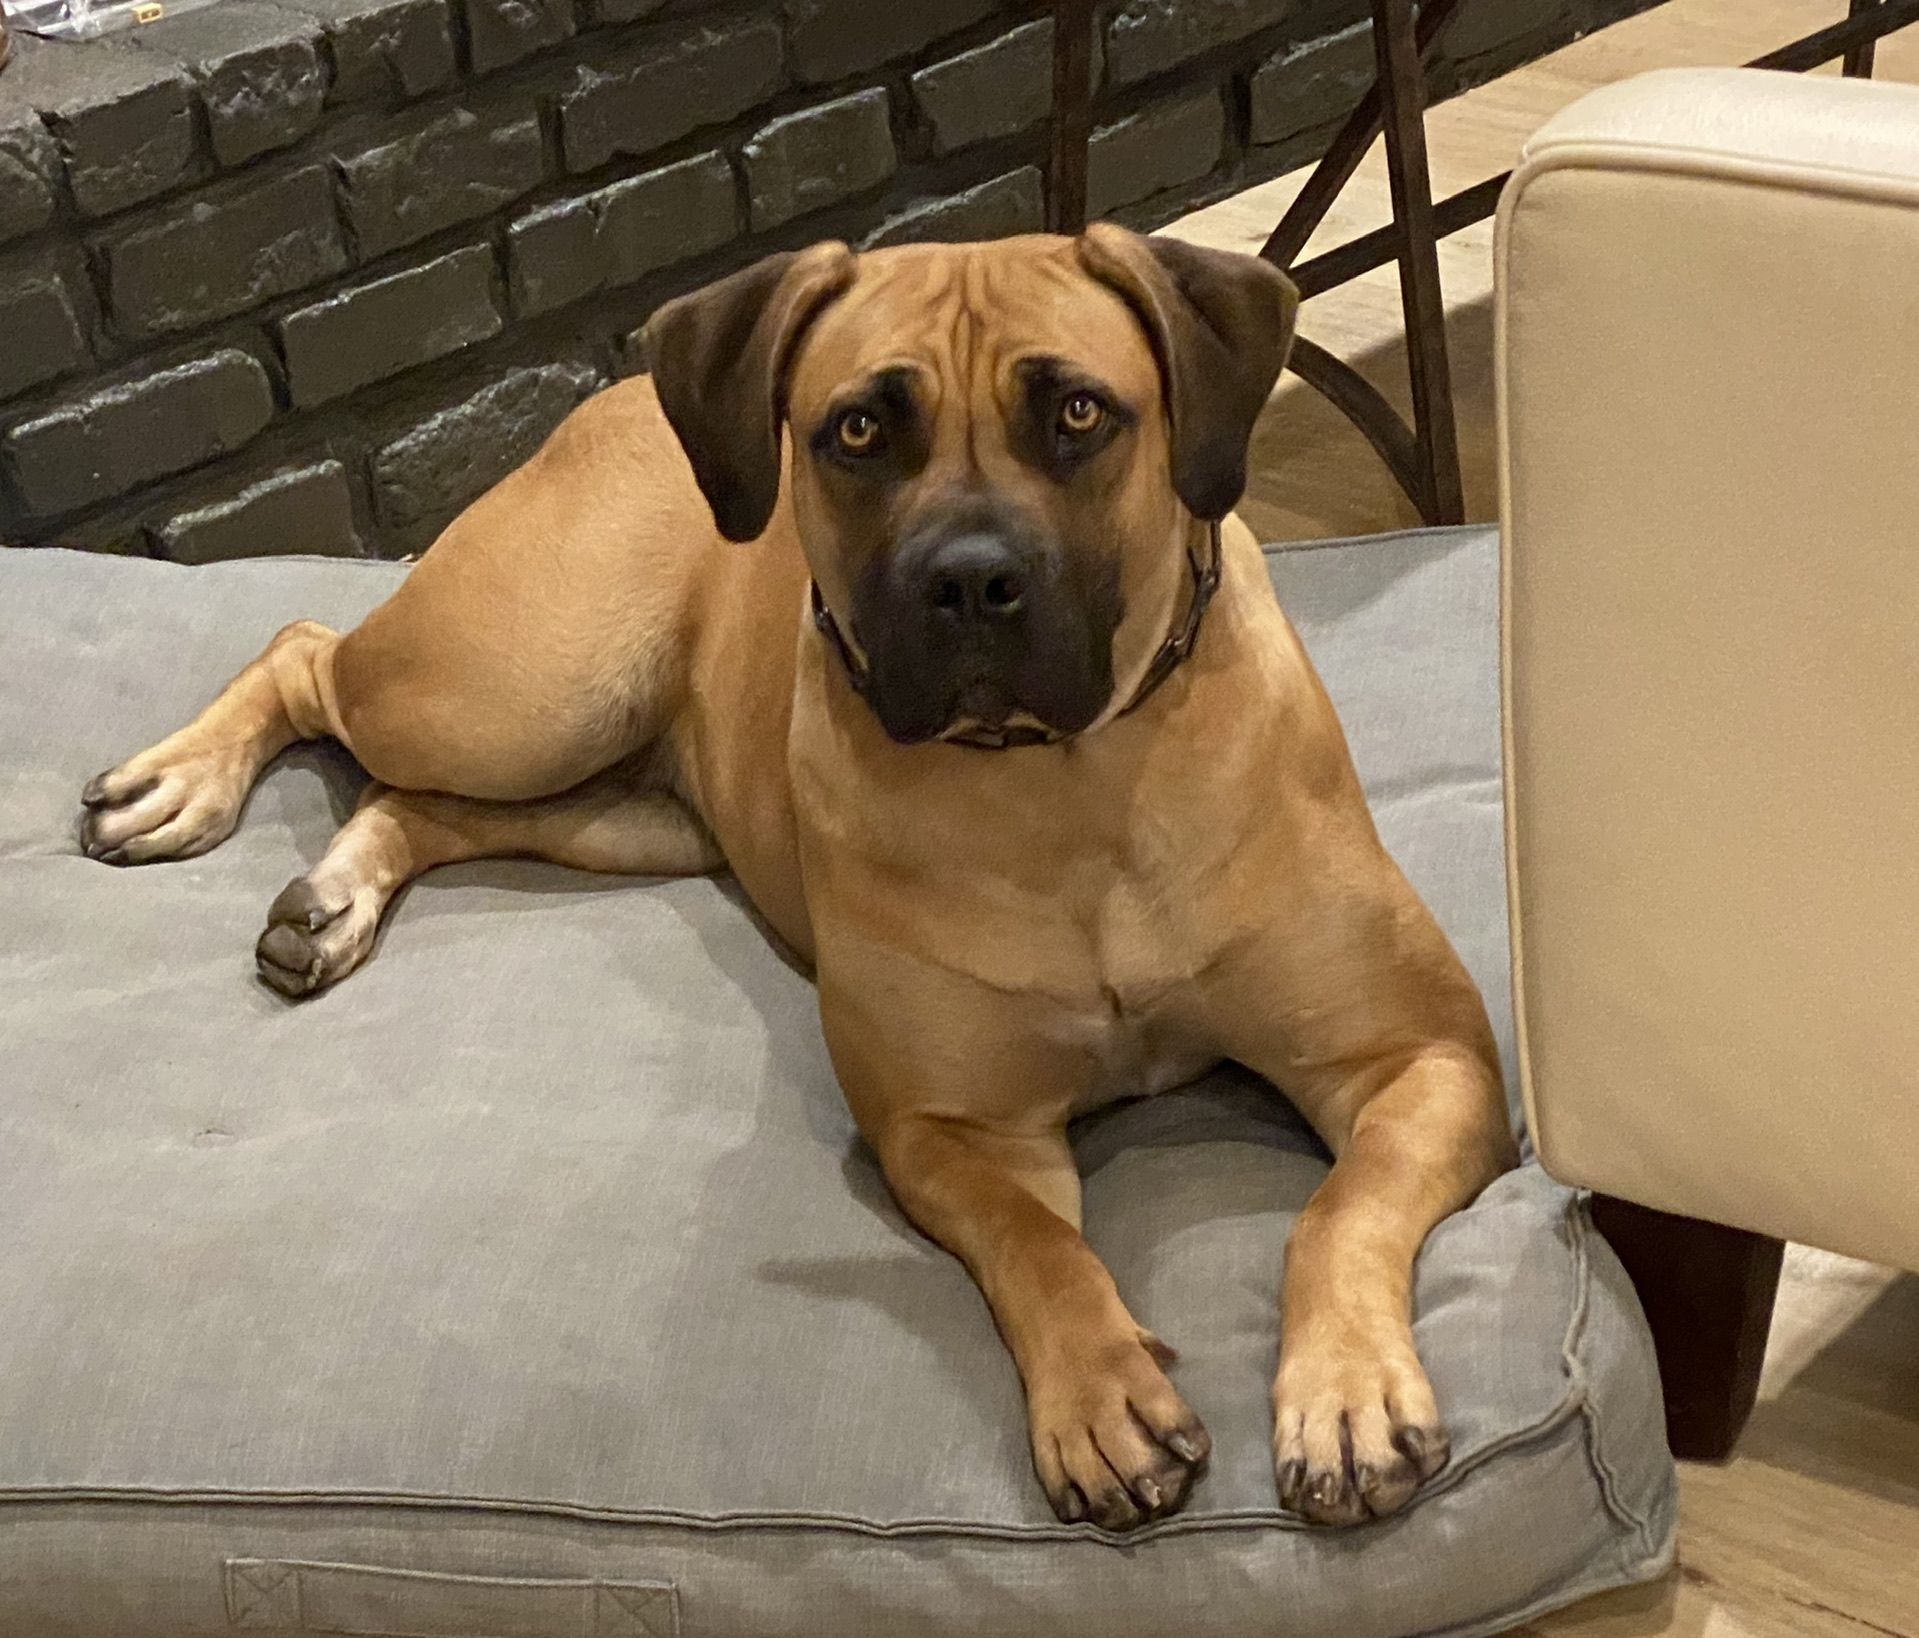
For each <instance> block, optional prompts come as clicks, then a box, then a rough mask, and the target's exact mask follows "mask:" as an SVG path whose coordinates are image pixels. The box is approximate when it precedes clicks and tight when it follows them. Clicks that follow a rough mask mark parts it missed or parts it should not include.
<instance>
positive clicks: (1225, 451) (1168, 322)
mask: <svg viewBox="0 0 1919 1638" xmlns="http://www.w3.org/2000/svg"><path fill="white" fill-rule="evenodd" d="M1079 257H1080V264H1081V265H1082V266H1083V267H1084V268H1085V269H1086V271H1087V272H1088V273H1090V274H1092V275H1093V277H1094V278H1096V279H1098V280H1099V281H1100V282H1101V283H1102V284H1107V285H1110V286H1112V288H1113V289H1115V290H1117V291H1118V292H1119V293H1120V294H1121V295H1122V296H1124V297H1125V298H1126V300H1127V302H1128V303H1130V304H1131V306H1132V308H1133V310H1134V311H1135V312H1136V313H1138V314H1139V317H1140V322H1141V323H1142V324H1144V325H1145V326H1146V334H1147V336H1148V337H1149V338H1150V339H1151V341H1152V343H1153V351H1154V352H1155V353H1157V354H1158V355H1159V369H1160V377H1161V379H1162V380H1163V381H1164V382H1165V384H1166V412H1167V415H1168V417H1169V418H1170V419H1171V421H1172V433H1173V488H1174V489H1175V490H1176V491H1177V492H1178V494H1179V498H1180V499H1181V500H1182V501H1183V502H1185V505H1186V509H1187V511H1189V512H1191V513H1192V514H1193V515H1194V516H1195V517H1200V518H1206V519H1209V520H1210V519H1213V518H1222V517H1224V516H1225V515H1226V514H1227V513H1228V512H1230V511H1231V510H1232V509H1233V507H1234V505H1235V504H1236V503H1237V502H1238V500H1239V497H1240V496H1241V495H1242V494H1243V493H1244V492H1245V489H1246V445H1247V443H1248V442H1249V441H1250V440H1251V438H1252V435H1253V422H1254V421H1255V420H1256V419H1258V416H1259V412H1260V409H1261V407H1262V406H1263V405H1264V404H1265V402H1266V396H1267V394H1268V393H1270V392H1271V391H1272V390H1273V383H1274V382H1275V381H1277V380H1278V379H1279V372H1280V371H1281V370H1282V369H1283V368H1284V367H1285V364H1286V353H1287V349H1288V348H1290V347H1291V346H1292V344H1293V315H1294V314H1295V313H1296V312H1297V311H1298V309H1299V292H1298V291H1297V290H1296V289H1295V288H1294V287H1293V281H1292V280H1291V279H1289V278H1287V277H1286V275H1285V274H1284V273H1282V272H1280V270H1279V269H1278V268H1276V267H1274V266H1273V265H1272V263H1270V262H1266V261H1262V260H1261V259H1260V258H1259V257H1257V256H1241V255H1237V254H1235V253H1234V252H1232V251H1226V250H1202V249H1201V248H1200V247H1199V246H1197V245H1189V244H1183V243H1182V242H1181V241H1179V240H1178V239H1149V238H1146V237H1145V236H1144V235H1142V234H1138V233H1130V232H1128V231H1127V230H1126V229H1125V228H1122V227H1115V226H1113V224H1112V223H1110V222H1096V223H1094V225H1093V226H1092V227H1089V228H1088V229H1087V230H1086V231H1085V232H1084V233H1083V234H1081V235H1080V239H1079Z"/></svg>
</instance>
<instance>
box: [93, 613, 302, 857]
mask: <svg viewBox="0 0 1919 1638" xmlns="http://www.w3.org/2000/svg"><path fill="white" fill-rule="evenodd" d="M339 641H340V638H339V634H338V633H337V632H333V631H330V630H328V629H327V627H325V626H322V625H317V624H315V623H314V622H313V621H311V620H301V621H298V622H296V623H295V624H293V625H290V626H288V627H287V628H286V629H285V630H284V631H282V632H281V633H280V634H279V635H278V636H277V637H275V638H274V639H273V641H272V642H271V643H269V644H268V645H267V646H266V650H265V652H263V653H262V654H261V655H260V657H259V658H258V659H256V660H254V661H253V663H252V664H250V665H249V666H248V667H247V668H246V669H245V670H244V671H242V672H241V673H240V674H239V676H237V677H235V678H234V679H233V681H232V682H230V683H228V684H227V685H226V687H225V688H223V689H222V690H221V691H220V697H219V698H218V699H216V700H215V701H214V702H213V703H212V704H211V705H210V706H208V707H207V708H206V710H204V711H202V712H201V713H200V715H199V716H197V717H196V718H194V720H193V721H192V722H190V723H189V724H187V726H186V727H184V728H182V729H181V730H180V731H179V732H178V733H177V734H172V735H169V736H168V737H167V738H166V739H163V740H161V741H160V743H159V744H158V745H155V746H153V747H152V748H150V749H148V750H145V751H142V752H141V753H140V754H139V755H138V756H135V757H131V758H129V759H128V760H127V761H125V762H123V763H121V764H120V766H119V767H117V768H113V769H110V770H109V771H108V772H106V773H103V774H101V775H100V776H99V777H98V778H96V779H94V780H92V781H90V782H89V783H88V785H87V787H86V789H85V790H83V791H82V792H81V793H80V802H81V805H82V807H83V809H84V810H85V811H84V813H83V815H82V818H81V822H80V845H81V847H82V848H83V849H84V850H85V851H86V853H87V856H88V857H89V858H94V859H104V860H105V861H106V862H107V863H108V864H116V865H122V864H150V863H152V862H154V861H155V860H159V859H186V858H191V857H192V856H193V855H194V854H196V853H205V852H206V851H207V850H208V849H209V848H213V847H217V846H218V845H219V844H220V843H221V842H223V841H225V840H226V839H227V837H228V836H230V835H231V834H232V833H233V827H234V826H235V825H236V824H238V823H239V820H240V810H241V808H243V807H244V806H245V805H246V799H247V792H248V791H250V790H251V789H252V788H253V782H254V780H256V779H258V778H259V777H260V770H261V769H262V768H264V767H265V766H266V765H267V764H268V763H269V762H271V761H272V760H273V758H274V757H276V756H277V755H279V753H280V752H281V751H283V750H285V749H286V748H287V746H289V745H291V744H292V743H293V742H294V741H295V740H300V739H317V738H319V737H320V736H321V735H323V734H338V732H339V726H338V721H337V717H336V713H335V710H334V706H333V699H332V692H333V685H332V664H333V650H334V647H335V645H337V644H338V642H339Z"/></svg>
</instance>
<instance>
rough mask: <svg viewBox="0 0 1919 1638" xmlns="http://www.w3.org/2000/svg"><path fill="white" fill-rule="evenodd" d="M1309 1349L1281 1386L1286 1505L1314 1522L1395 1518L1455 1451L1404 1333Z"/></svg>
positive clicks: (1276, 1397)
mask: <svg viewBox="0 0 1919 1638" xmlns="http://www.w3.org/2000/svg"><path fill="white" fill-rule="evenodd" d="M1380 1330H1381V1333H1382V1334H1381V1335H1379V1336H1376V1337H1371V1338H1368V1339H1366V1340H1364V1341H1361V1340H1354V1341H1351V1342H1349V1343H1347V1344H1346V1345H1344V1346H1341V1347H1329V1348H1323V1349H1307V1350H1303V1351H1302V1352H1301V1353H1300V1354H1299V1355H1298V1356H1297V1357H1291V1358H1287V1359H1285V1360H1283V1361H1282V1363H1281V1365H1280V1371H1279V1377H1278V1380H1277V1381H1276V1382H1275V1383H1274V1385H1273V1411H1274V1427H1273V1462H1274V1468H1275V1471H1276V1472H1277V1474H1278V1478H1279V1501H1280V1505H1281V1506H1282V1507H1284V1508H1286V1509H1287V1510H1288V1511H1289V1512H1293V1513H1297V1514H1299V1515H1300V1516H1301V1517H1302V1518H1305V1519H1309V1520H1310V1521H1312V1522H1313V1523H1314V1524H1360V1523H1363V1522H1364V1521H1365V1520H1367V1519H1377V1518H1384V1517H1385V1516H1386V1515H1387V1514H1389V1513H1396V1512H1397V1511H1398V1510H1399V1509H1400V1508H1402V1507H1404V1506H1405V1505H1406V1503H1407V1502H1408V1501H1410V1500H1411V1499H1412V1495H1413V1492H1414V1491H1416V1490H1417V1489H1418V1488H1419V1487H1420V1485H1421V1484H1423V1483H1424V1482H1425V1481H1426V1480H1427V1479H1430V1478H1431V1477H1432V1476H1433V1475H1434V1474H1435V1473H1437V1472H1438V1471H1439V1470H1440V1469H1441V1468H1443V1467H1444V1466H1445V1465H1446V1461H1447V1458H1448V1457H1449V1456H1450V1455H1451V1454H1452V1447H1451V1444H1450V1442H1449V1441H1448V1439H1447V1437H1446V1431H1445V1429H1444V1428H1443V1427H1442V1426H1441V1425H1440V1421H1439V1408H1438V1406H1437V1405H1436V1404H1435V1403H1434V1400H1433V1389H1432V1384H1431V1383H1430V1382H1428V1381H1427V1379H1426V1372H1425V1370H1424V1369H1423V1368H1422V1367H1421V1365H1420V1363H1419V1356H1418V1355H1417V1354H1416V1353H1415V1352H1414V1351H1413V1339H1412V1333H1411V1331H1410V1330H1408V1329H1407V1328H1406V1327H1404V1326H1399V1327H1381V1328H1380Z"/></svg>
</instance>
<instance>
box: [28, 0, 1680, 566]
mask: <svg viewBox="0 0 1919 1638" xmlns="http://www.w3.org/2000/svg"><path fill="white" fill-rule="evenodd" d="M1649 3H1651V0H1468V4H1467V6H1466V8H1465V11H1464V12H1463V14H1462V15H1461V17H1460V18H1459V19H1458V20H1457V21H1456V23H1455V24H1454V26H1453V29H1452V32H1451V36H1450V38H1449V39H1448V41H1447V42H1446V55H1445V60H1444V62H1443V63H1442V64H1441V65H1440V69H1439V87H1440V89H1441V90H1442V91H1443V92H1450V91H1453V90H1457V89H1459V88H1461V87H1463V86H1466V85H1469V84H1474V83H1478V82H1479V81H1481V80H1484V79H1486V78H1489V77H1491V76H1492V75H1494V74H1496V73H1499V72H1502V71H1504V70H1505V69H1506V68H1508V67H1510V66H1512V65H1514V64H1515V63H1517V62H1520V61H1524V60H1526V59H1527V58H1530V57H1533V56H1536V55H1538V54H1539V53H1540V52H1542V51H1544V50H1547V49H1550V48H1551V47H1553V46H1555V45H1558V44H1560V43H1562V42H1564V41H1565V40H1567V39H1570V38H1572V37H1574V36H1575V35H1576V34H1579V33H1582V32H1584V31H1585V30H1587V29H1589V28H1591V27H1594V26H1597V25H1598V24H1600V23H1603V22H1607V21H1611V20H1612V19H1614V18H1616V17H1619V16H1623V15H1625V14H1627V13H1629V12H1632V11H1637V10H1641V9H1644V7H1645V6H1646V5H1647V4H1649ZM1364 11H1365V8H1364V4H1363V0H1115V3H1113V4H1110V5H1108V6H1107V7H1106V8H1105V9H1104V11H1103V12H1102V15H1101V19H1100V39H1099V56H1098V68H1099V73H1100V76H1101V78H1100V86H1101V90H1100V102H1099V109H1098V116H1097V129H1096V132H1095V135H1094V138H1093V149H1092V159H1091V173H1090V178H1089V185H1090V192H1091V199H1092V206H1093V209H1094V211H1095V212H1096V213H1097V214H1102V215H1111V216H1115V217H1117V218H1119V219H1120V220H1122V221H1127V222H1130V223H1132V224H1134V225H1136V226H1148V227H1149V226H1156V225H1158V224H1160V223H1162V222H1165V221H1167V220H1169V219H1171V218H1172V217H1174V216H1176V215H1178V214H1180V213H1181V212H1182V211H1184V210H1186V209H1188V208H1191V207H1192V206H1193V205H1194V204H1197V203H1200V202H1203V201H1206V200H1210V199H1215V198H1219V197H1221V196H1223V195H1225V194H1227V193H1230V192H1233V191H1236V190H1237V189H1239V188H1241V187H1244V186H1246V185H1247V184H1248V183H1250V182H1253V181H1256V180H1259V179H1262V178H1264V177H1268V176H1272V175H1275V174H1277V173H1279V172H1281V171H1284V170H1288V169H1291V168H1293V167H1295V166H1297V165H1300V164H1303V163H1305V162H1306V161H1308V160H1310V159H1311V158H1313V157H1314V156H1315V155H1316V154H1317V153H1318V152H1319V150H1320V148H1321V147H1322V145H1323V144H1324V142H1325V141H1326V139H1327V137H1328V136H1329V135H1330V133H1331V130H1332V128H1333V127H1334V126H1335V125H1336V124H1337V122H1338V120H1339V119H1340V118H1341V117H1342V116H1343V114H1344V113H1345V112H1346V110H1347V109H1348V108H1349V107H1350V106H1351V104H1352V101H1353V99H1354V98H1355V97H1356V96H1357V95H1358V93H1359V91H1360V90H1361V89H1362V88H1363V87H1364V85H1365V84H1366V82H1367V80H1368V79H1369V77H1370V45H1369V42H1368V38H1367V33H1366V29H1365V26H1364V24H1363V23H1362V22H1360V21H1359V19H1360V18H1362V17H1363V15H1364ZM1051 30H1052V25H1051V23H1050V22H1049V21H1048V20H1047V19H1046V17H1045V16H1044V8H1042V7H1038V6H1035V5H1033V4H1031V3H1030V0H1028V3H1024V4H1018V3H1012V0H734V3H730V4H728V3H713V0H227V3H226V4H224V5H222V6H220V7H218V8H216V9H214V10H211V11H205V12H199V13H194V14H190V15H187V16H184V17H181V18H177V19H173V20H170V21H167V22H162V23H159V24H156V25H153V26H152V27H149V28H146V29H142V30H138V31H136V32H134V33H132V34H128V35H119V36H115V37H112V38H111V39H109V40H105V41H100V42H95V43H92V44H86V45H72V44H54V43H51V42H46V41H40V40H34V39H21V40H19V41H18V43H17V46H16V50H15V59H14V64H13V66H12V67H10V68H9V69H8V71H7V72H6V73H5V74H4V75H0V540H5V541H7V542H9V543H18V544H44V543H61V544H67V545H78V546H85V547H88V548H91V549H94V550H100V551H113V552H130V553H140V554H151V555H156V556H161V557H167V558H173V559H176V560H179V561H182V562H203V561H208V560H211V559H215V558H225V557H233V556H245V555H255V554H262V553H281V552H321V553H333V554H362V553H366V554H378V555H389V556H392V555H402V554H406V553H410V552H416V551H419V550H420V549H422V548H423V547H424V546H426V545H427V544H428V542H430V541H431V540H432V538H433V536H434V535H435V534H436V533H437V532H438V531H439V529H440V528H441V527H443V526H444V525H445V523H446V522H447V520H448V519H449V518H450V517H452V516H453V515H454V514H455V513H456V512H457V511H459V509H460V508H461V507H463V506H464V505H465V504H466V503H467V502H469V501H470V500H472V499H473V497H474V496H476V495H477V494H479V493H480V492H481V491H482V490H483V489H485V488H486V487H487V486H488V485H490V484H491V483H492V482H494V481H495V480H496V479H497V478H499V477H500V476H501V475H502V474H503V473H504V472H506V471H508V470H509V469H510V468H512V467H513V466H514V465H516V464H518V463H519V462H520V461H522V460H524V459H525V458H526V457H527V456H528V455H529V454H531V453H532V451H533V450H534V449H535V448H537V447H538V445H539V443H540V441H541V440H542V439H543V438H544V437H545V436H546V434H547V433H548V431H550V430H551V428H552V427H553V426H554V425H555V424H556V423H557V422H558V421H559V419H560V418H561V417H562V416H563V415H565V413H566V412H567V410H568V409H570V408H571V407H572V406H573V405H574V404H575V403H577V402H578V401H579V400H580V399H581V398H582V397H584V396H585V395H586V394H588V393H590V392H592V391H593V390H595V389H596V388H597V387H599V386H602V385H604V384H605V383H607V382H608V381H610V380H612V379H614V378H616V377H617V376H619V375H622V374H625V373H628V372H630V371H631V370H633V369H635V368H638V367H639V362H640V361H639V360H638V359H637V358H636V357H635V345H634V335H635V332H636V330H637V327H638V326H639V325H640V324H641V323H642V322H643V321H644V319H645V318H646V316H647V314H648V313H649V312H650V311H651V310H652V309H653V308H654V307H655V306H656V305H657V304H658V303H659V302H660V301H661V300H662V299H664V298H665V297H667V296H669V295H671V294H674V293H676V292H678V291H681V290H685V289H689V288H691V287H693V286H695V285H698V284H700V283H703V282H705V281H706V280H707V279H709V278H711V277H713V276H714V275H716V274H718V273H721V272H724V271H726V270H728V269H730V268H733V267H736V266H738V265H740V264H741V263H743V262H746V261H748V260H751V259H752V258H753V257H756V256H758V255H761V254H763V253H764V252H766V251H768V250H773V249H779V248H784V247H789V246H793V245H798V244H804V243H807V242H810V241H812V240H815V239H819V238H824V237H829V236H838V237H843V238H847V239H849V240H852V241H854V242H856V243H859V244H863V245H882V244H893V243H898V242H902V241H905V240H910V239H926V238H966V237H986V236H992V235H997V234H1004V233H1011V232H1019V231H1023V230H1026V229H1030V228H1036V227H1038V226H1039V225H1040V223H1041V220H1042V218H1043V215H1044V209H1045V197H1044V180H1043V175H1042V172H1043V169H1044V153H1045V114H1046V107H1047V99H1048V93H1049V86H1050V63H1051V49H1052V33H1051Z"/></svg>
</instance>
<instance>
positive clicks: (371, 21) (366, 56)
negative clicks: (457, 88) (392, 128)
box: [288, 0, 457, 102]
mask: <svg viewBox="0 0 1919 1638" xmlns="http://www.w3.org/2000/svg"><path fill="white" fill-rule="evenodd" d="M288 3H289V5H290V6H291V7H292V9H294V10H296V11H300V12H304V13H305V14H306V15H307V16H309V17H311V18H312V19H313V20H314V21H315V22H316V23H318V24H319V25H320V26H321V28H323V29H324V30H325V31H326V35H325V49H326V54H327V59H328V62H329V63H330V65H331V67H332V71H333V76H332V84H331V85H330V86H329V87H328V89H327V101H329V102H375V101H395V100H401V99H405V98H408V97H418V96H422V95H424V94H425V93H426V92H428V91H437V90H439V88H440V87H441V86H443V85H450V84H451V83H452V82H453V77H454V75H455V73H456V72H457V69H456V67H455V65H454V61H453V29H452V23H451V20H450V18H449V17H448V14H447V0H288Z"/></svg>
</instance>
